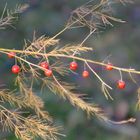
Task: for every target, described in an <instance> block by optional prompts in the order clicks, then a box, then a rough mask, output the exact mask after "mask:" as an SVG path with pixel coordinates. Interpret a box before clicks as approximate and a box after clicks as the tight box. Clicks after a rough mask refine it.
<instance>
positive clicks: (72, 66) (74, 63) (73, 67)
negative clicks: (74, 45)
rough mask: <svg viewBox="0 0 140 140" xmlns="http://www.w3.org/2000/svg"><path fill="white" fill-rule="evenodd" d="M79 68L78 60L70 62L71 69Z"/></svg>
mask: <svg viewBox="0 0 140 140" xmlns="http://www.w3.org/2000/svg"><path fill="white" fill-rule="evenodd" d="M77 68H78V64H77V63H76V62H74V61H73V62H71V63H70V69H71V70H74V71H75V70H77Z"/></svg>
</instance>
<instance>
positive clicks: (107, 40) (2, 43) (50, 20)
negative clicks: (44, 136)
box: [0, 0, 140, 140]
mask: <svg viewBox="0 0 140 140" xmlns="http://www.w3.org/2000/svg"><path fill="white" fill-rule="evenodd" d="M85 2H86V0H76V1H75V0H0V12H1V13H2V11H3V8H4V6H5V4H6V3H7V5H8V8H9V9H14V8H15V6H16V5H17V4H24V3H28V4H29V8H28V9H27V10H26V11H25V12H24V13H22V14H21V15H20V16H19V18H18V20H17V21H16V22H15V24H14V26H15V27H16V28H15V29H14V28H11V27H8V28H6V30H1V32H0V47H2V48H15V49H22V46H23V45H24V39H29V40H32V37H33V33H34V31H36V36H37V37H39V36H41V35H44V34H45V35H46V36H53V35H55V34H56V33H57V32H59V31H60V30H61V29H63V28H64V26H65V24H66V22H67V20H68V18H69V16H70V13H71V12H72V11H73V10H74V9H75V8H77V7H79V6H80V5H82V4H84V3H85ZM115 9H116V11H117V12H114V14H115V15H116V16H118V17H120V18H122V19H123V20H125V21H126V23H124V24H119V23H117V24H116V23H115V26H114V27H113V28H112V27H108V28H107V29H106V30H102V31H101V32H100V33H97V34H94V35H93V36H92V37H90V38H89V39H88V41H87V42H86V45H87V46H90V47H93V49H94V51H93V53H92V54H89V56H88V57H90V58H92V59H94V60H98V61H103V60H104V59H105V58H106V57H107V56H110V57H109V60H110V61H111V62H112V63H113V64H114V65H116V66H120V67H125V68H130V67H132V68H135V69H138V70H140V63H139V61H140V48H139V47H140V1H139V0H135V2H134V4H131V5H130V4H128V5H124V6H122V5H120V6H117V7H116V8H115ZM87 34H88V30H87V29H85V28H84V29H73V30H69V31H66V32H65V33H64V34H62V35H60V36H59V38H61V41H62V42H63V43H80V42H81V41H82V40H83V39H84V37H86V35H87ZM0 57H1V58H0V65H1V68H0V77H1V78H0V84H6V85H7V86H8V87H9V88H11V87H12V85H13V83H14V77H13V76H11V73H10V70H9V69H10V67H11V65H12V64H13V63H14V62H13V61H12V60H8V59H7V58H6V56H0ZM92 67H93V68H94V69H95V70H96V71H97V72H98V73H99V74H100V75H101V76H102V78H103V79H104V80H105V81H106V82H107V83H108V84H109V85H111V86H112V87H113V91H111V95H112V96H113V97H114V101H110V100H106V99H105V97H104V96H103V94H102V92H101V90H100V83H99V82H98V80H97V79H96V77H95V76H94V75H92V76H91V77H90V78H89V79H86V80H84V79H82V78H81V75H80V74H78V75H76V76H75V75H74V74H71V76H70V78H71V79H73V80H76V81H77V84H78V85H79V87H80V91H83V92H84V93H87V94H88V96H89V97H90V98H91V100H90V102H94V103H97V104H99V105H100V106H101V107H103V108H104V110H105V111H106V113H107V114H108V116H109V117H110V118H111V119H113V120H116V121H119V120H123V119H127V118H129V117H136V118H137V121H136V123H134V124H127V125H113V124H108V123H104V122H102V121H98V120H97V118H95V117H93V118H91V119H87V116H86V114H85V113H84V112H82V111H81V110H77V109H75V108H73V107H72V106H71V105H70V104H69V103H68V102H65V101H63V100H61V99H60V98H58V97H57V96H55V95H53V94H52V93H50V92H49V91H48V92H45V93H43V94H41V96H43V98H44V99H45V105H46V109H47V110H48V111H49V112H50V114H51V115H52V117H53V118H54V122H55V124H56V125H61V126H62V127H63V128H64V129H63V130H62V133H64V134H66V137H61V138H60V139H61V140H112V139H113V140H140V113H139V111H138V110H136V102H137V89H138V87H139V83H140V76H138V75H133V77H134V78H135V80H136V81H137V84H135V83H134V82H133V81H132V80H131V79H130V76H129V75H128V74H125V73H123V79H124V80H125V81H126V83H127V86H126V89H125V90H124V91H120V90H118V89H117V88H116V85H115V82H116V81H117V80H118V79H119V78H120V76H119V72H118V71H112V72H106V71H104V70H103V69H102V68H101V67H99V66H97V65H92ZM81 70H82V64H81ZM81 70H79V73H80V72H81ZM71 79H70V80H71ZM36 91H37V92H39V91H38V90H37V89H36ZM4 135H5V136H4ZM6 135H7V134H0V140H4V139H6V140H16V138H15V137H14V136H13V135H12V134H8V135H7V136H6Z"/></svg>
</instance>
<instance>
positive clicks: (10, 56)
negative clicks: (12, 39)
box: [8, 52, 16, 58]
mask: <svg viewBox="0 0 140 140" xmlns="http://www.w3.org/2000/svg"><path fill="white" fill-rule="evenodd" d="M15 55H16V53H15V52H9V53H8V58H14V57H15Z"/></svg>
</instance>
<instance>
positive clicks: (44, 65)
mask: <svg viewBox="0 0 140 140" xmlns="http://www.w3.org/2000/svg"><path fill="white" fill-rule="evenodd" d="M40 66H41V67H42V68H44V69H48V68H49V64H48V63H47V62H46V61H44V62H41V63H40Z"/></svg>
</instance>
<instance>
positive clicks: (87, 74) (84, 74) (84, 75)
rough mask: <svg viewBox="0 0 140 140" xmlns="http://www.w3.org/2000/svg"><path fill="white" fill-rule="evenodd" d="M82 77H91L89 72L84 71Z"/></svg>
mask: <svg viewBox="0 0 140 140" xmlns="http://www.w3.org/2000/svg"><path fill="white" fill-rule="evenodd" d="M82 76H83V77H84V78H87V77H89V72H88V71H87V70H84V71H83V73H82Z"/></svg>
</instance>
